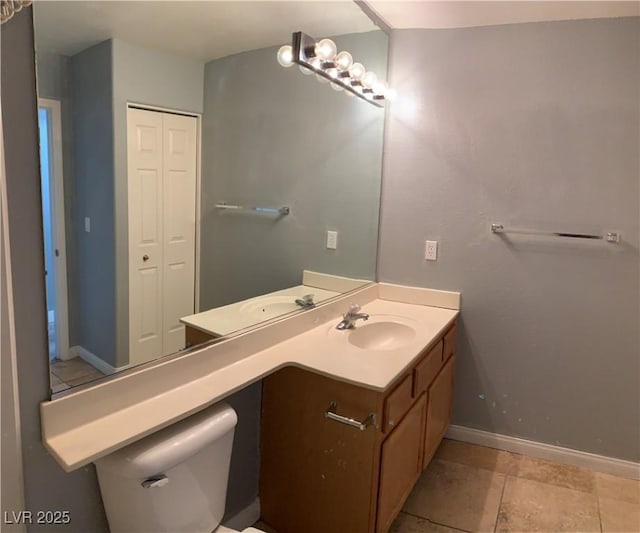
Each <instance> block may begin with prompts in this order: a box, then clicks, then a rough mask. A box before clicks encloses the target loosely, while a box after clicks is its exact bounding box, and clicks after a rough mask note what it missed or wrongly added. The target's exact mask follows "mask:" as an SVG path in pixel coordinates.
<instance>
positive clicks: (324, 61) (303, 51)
mask: <svg viewBox="0 0 640 533" xmlns="http://www.w3.org/2000/svg"><path fill="white" fill-rule="evenodd" d="M278 63H280V65H282V66H283V67H289V66H291V65H293V64H297V65H299V66H300V67H301V70H302V69H306V70H307V71H309V72H308V73H309V74H311V73H315V74H316V75H317V77H318V79H319V80H320V81H322V79H326V80H327V81H329V82H330V83H331V84H332V85H331V86H332V88H334V89H337V90H341V89H344V90H345V91H347V92H348V93H350V94H353V95H355V96H357V97H358V98H360V99H362V100H364V101H365V102H368V103H370V104H372V105H374V106H376V107H384V105H383V102H384V101H385V98H386V96H388V94H387V93H388V89H387V87H386V85H385V84H384V83H381V82H379V81H378V79H377V76H376V74H375V73H373V72H371V71H369V72H366V71H365V68H364V66H363V65H362V64H360V63H354V62H353V58H352V57H351V54H350V53H349V52H346V51H342V52H340V53H338V52H337V49H336V45H335V43H334V42H333V41H332V40H330V39H322V40H320V41H318V40H317V39H314V38H313V37H311V36H309V35H307V34H306V33H303V32H301V31H298V32H295V33H293V34H292V40H291V46H289V45H284V46H282V47H281V48H280V50H278ZM303 73H307V72H305V71H304V70H303Z"/></svg>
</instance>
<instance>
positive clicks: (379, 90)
mask: <svg viewBox="0 0 640 533" xmlns="http://www.w3.org/2000/svg"><path fill="white" fill-rule="evenodd" d="M372 89H373V92H374V94H379V95H380V96H384V94H385V93H386V91H387V84H386V83H385V82H383V81H380V80H378V81H376V82H375V83H374V84H373V87H372Z"/></svg>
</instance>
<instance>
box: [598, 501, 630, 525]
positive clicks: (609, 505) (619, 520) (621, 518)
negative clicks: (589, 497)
mask: <svg viewBox="0 0 640 533" xmlns="http://www.w3.org/2000/svg"><path fill="white" fill-rule="evenodd" d="M599 500H600V520H601V523H602V531H603V533H608V532H609V531H611V532H614V531H616V532H619V533H638V532H640V504H638V503H629V502H625V501H621V500H611V499H609V498H600V499H599Z"/></svg>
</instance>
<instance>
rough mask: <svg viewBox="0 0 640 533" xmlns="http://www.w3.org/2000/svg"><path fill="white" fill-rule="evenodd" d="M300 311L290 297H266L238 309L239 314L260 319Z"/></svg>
mask: <svg viewBox="0 0 640 533" xmlns="http://www.w3.org/2000/svg"><path fill="white" fill-rule="evenodd" d="M296 309H300V307H299V306H298V305H296V303H295V301H294V298H293V297H292V296H266V297H264V298H258V299H256V300H253V301H251V302H247V303H246V304H244V305H243V306H242V307H240V312H241V313H246V314H248V315H253V316H256V317H257V318H258V317H260V318H262V319H265V318H272V317H276V316H278V315H282V314H285V313H290V312H291V311H295V310H296Z"/></svg>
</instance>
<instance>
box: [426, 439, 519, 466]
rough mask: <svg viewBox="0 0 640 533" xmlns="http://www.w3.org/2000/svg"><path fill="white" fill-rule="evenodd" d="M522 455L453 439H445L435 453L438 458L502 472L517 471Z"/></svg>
mask: <svg viewBox="0 0 640 533" xmlns="http://www.w3.org/2000/svg"><path fill="white" fill-rule="evenodd" d="M521 457H522V456H520V455H517V454H514V453H510V452H505V451H502V450H495V449H493V448H487V447H486V446H478V445H476V444H469V443H468V442H461V441H458V440H451V439H443V441H442V444H440V447H439V448H438V451H437V452H436V455H435V458H436V459H442V460H444V461H450V462H452V463H460V464H463V465H469V466H475V467H477V468H484V469H485V470H492V471H493V472H499V473H501V474H510V473H512V472H515V470H516V469H517V464H518V461H519V460H520V458H521Z"/></svg>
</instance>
